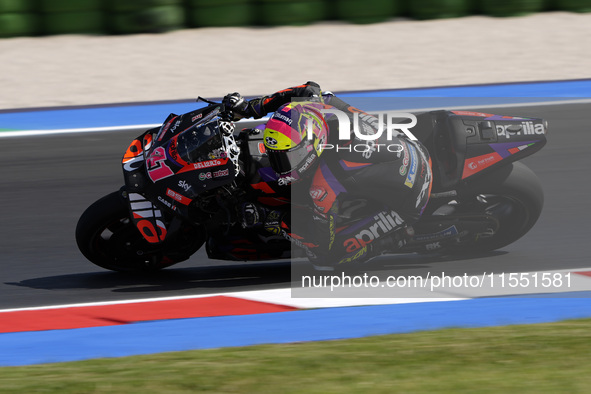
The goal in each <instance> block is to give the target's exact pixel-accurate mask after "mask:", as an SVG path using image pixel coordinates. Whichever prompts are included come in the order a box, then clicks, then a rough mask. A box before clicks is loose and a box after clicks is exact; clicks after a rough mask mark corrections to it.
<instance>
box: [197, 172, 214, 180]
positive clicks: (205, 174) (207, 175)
mask: <svg viewBox="0 0 591 394" xmlns="http://www.w3.org/2000/svg"><path fill="white" fill-rule="evenodd" d="M206 179H211V172H202V173H200V174H199V180H200V181H204V180H206Z"/></svg>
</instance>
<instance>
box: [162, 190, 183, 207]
mask: <svg viewBox="0 0 591 394" xmlns="http://www.w3.org/2000/svg"><path fill="white" fill-rule="evenodd" d="M166 195H167V196H168V197H170V198H172V199H173V200H175V201H178V202H180V203H181V204H183V205H189V204H190V203H191V199H190V198H188V197H185V196H183V195H182V194H180V193H177V192H175V191H174V190H171V189H166ZM158 200H160V197H158ZM169 208H170V206H169Z"/></svg>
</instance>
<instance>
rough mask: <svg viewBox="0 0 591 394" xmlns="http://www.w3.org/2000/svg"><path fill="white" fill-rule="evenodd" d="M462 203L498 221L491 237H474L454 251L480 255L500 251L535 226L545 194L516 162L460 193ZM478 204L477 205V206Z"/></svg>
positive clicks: (537, 181) (535, 179)
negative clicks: (470, 203)
mask: <svg viewBox="0 0 591 394" xmlns="http://www.w3.org/2000/svg"><path fill="white" fill-rule="evenodd" d="M461 201H463V202H465V201H472V202H473V204H474V205H478V206H479V207H480V208H479V209H480V212H474V211H472V210H470V209H469V210H468V211H467V213H477V214H478V213H479V214H482V211H483V210H484V212H486V213H488V214H489V215H491V216H494V217H495V218H497V219H498V221H499V228H498V229H497V230H496V232H495V233H494V235H492V236H489V237H482V236H480V237H477V238H476V239H474V240H472V241H470V242H463V243H461V245H458V246H456V247H454V252H482V251H491V250H495V249H500V248H502V247H504V246H507V245H509V244H511V243H513V242H515V241H517V240H518V239H519V238H521V237H522V236H524V235H525V234H526V233H527V232H528V231H529V230H531V228H532V227H533V226H534V224H535V223H536V222H537V220H538V218H539V217H540V214H541V213H542V208H543V206H544V192H543V189H542V185H541V182H540V180H539V179H538V177H537V176H536V174H535V173H534V172H533V171H532V170H530V169H529V168H528V167H527V166H525V165H524V164H522V163H519V162H515V163H512V164H511V165H510V166H507V167H504V168H502V169H500V170H499V171H497V172H495V173H492V174H491V175H490V176H487V177H484V178H482V179H479V180H478V181H476V182H474V183H472V184H470V185H469V186H468V188H466V189H464V190H463V191H462V192H461ZM477 201H478V202H477Z"/></svg>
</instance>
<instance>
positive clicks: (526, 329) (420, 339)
mask: <svg viewBox="0 0 591 394" xmlns="http://www.w3.org/2000/svg"><path fill="white" fill-rule="evenodd" d="M319 329H322V327H319ZM0 351H1V349H0ZM590 370H591V319H585V320H572V321H566V322H560V323H552V324H539V325H529V326H528V325H523V326H508V327H493V328H477V329H449V330H440V331H428V332H419V333H412V334H403V335H387V336H376V337H369V338H361V339H354V340H344V341H329V342H309V343H297V344H288V345H265V346H252V347H243V348H229V349H214V350H199V351H189V352H176V353H165V354H158V355H150V356H139V357H126V358H119V359H102V360H91V361H84V362H75V363H59V364H44V365H35V366H27V367H4V368H0V393H12V392H14V393H32V392H43V393H167V394H169V393H194V392H217V393H244V392H251V393H260V392H272V393H343V392H344V393H349V392H351V393H358V392H360V393H365V392H371V393H391V392H412V393H416V392H425V393H426V392H429V393H431V392H449V393H455V392H470V393H518V392H519V393H541V392H544V393H560V392H563V393H576V392H581V393H588V392H590V391H591V374H589V371H590Z"/></svg>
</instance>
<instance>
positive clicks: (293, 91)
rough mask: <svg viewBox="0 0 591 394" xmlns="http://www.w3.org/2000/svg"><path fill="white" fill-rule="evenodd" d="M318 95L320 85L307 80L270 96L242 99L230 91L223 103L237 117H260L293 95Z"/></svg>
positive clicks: (286, 101)
mask: <svg viewBox="0 0 591 394" xmlns="http://www.w3.org/2000/svg"><path fill="white" fill-rule="evenodd" d="M320 95H321V90H320V85H318V84H317V83H316V82H312V81H309V82H306V83H305V84H303V85H299V86H293V87H291V88H287V89H283V90H280V91H278V92H276V93H273V94H272V95H270V96H263V97H257V98H255V99H252V100H249V101H246V100H244V99H243V98H242V97H241V96H240V94H238V93H232V94H229V95H227V96H226V97H224V103H225V104H226V105H229V106H230V107H231V108H232V110H233V112H234V115H235V116H237V117H239V118H250V117H253V118H262V117H263V116H265V115H267V114H268V113H270V112H275V111H276V110H277V109H278V108H279V107H281V106H282V105H283V104H287V103H289V102H290V101H291V99H292V98H294V97H315V96H316V97H318V96H320Z"/></svg>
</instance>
